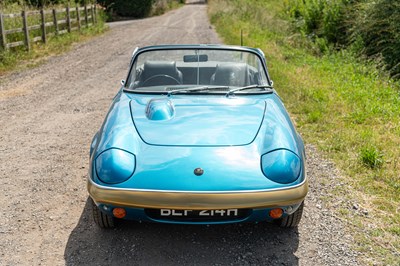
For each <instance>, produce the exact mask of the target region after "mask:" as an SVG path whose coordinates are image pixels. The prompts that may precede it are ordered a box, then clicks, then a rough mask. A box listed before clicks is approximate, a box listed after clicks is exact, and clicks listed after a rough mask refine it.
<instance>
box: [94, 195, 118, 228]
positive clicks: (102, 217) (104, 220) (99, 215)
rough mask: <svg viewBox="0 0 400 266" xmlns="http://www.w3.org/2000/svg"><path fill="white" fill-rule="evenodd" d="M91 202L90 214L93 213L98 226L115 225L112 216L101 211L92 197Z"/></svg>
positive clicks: (107, 226) (108, 226) (112, 226)
mask: <svg viewBox="0 0 400 266" xmlns="http://www.w3.org/2000/svg"><path fill="white" fill-rule="evenodd" d="M91 202H92V214H93V220H94V222H95V223H96V224H97V225H98V226H99V227H100V228H114V227H115V219H114V217H112V216H110V215H107V214H105V213H103V212H102V211H100V210H99V208H98V207H97V206H96V204H95V203H94V202H93V200H92V199H91Z"/></svg>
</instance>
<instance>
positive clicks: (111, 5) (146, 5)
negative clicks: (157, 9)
mask: <svg viewBox="0 0 400 266" xmlns="http://www.w3.org/2000/svg"><path fill="white" fill-rule="evenodd" d="M153 2H154V0H134V1H132V0H100V1H98V3H99V4H101V5H102V6H104V7H105V8H106V9H107V11H108V12H111V13H116V14H117V15H118V16H122V17H136V18H141V17H145V16H147V15H148V14H149V13H150V11H151V7H152V5H153Z"/></svg>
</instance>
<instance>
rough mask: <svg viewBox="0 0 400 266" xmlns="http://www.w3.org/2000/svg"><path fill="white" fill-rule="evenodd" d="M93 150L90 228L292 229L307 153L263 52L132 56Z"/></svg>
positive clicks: (181, 48)
mask: <svg viewBox="0 0 400 266" xmlns="http://www.w3.org/2000/svg"><path fill="white" fill-rule="evenodd" d="M121 84H122V87H121V88H120V90H119V91H118V93H117V95H116V96H115V98H114V100H113V102H112V105H111V107H110V110H109V112H108V114H107V116H106V118H105V120H104V123H103V125H102V126H101V128H100V130H99V131H98V132H97V133H96V134H95V136H94V138H93V140H92V143H91V146H90V168H89V169H90V170H89V177H88V180H87V187H88V191H89V195H90V198H91V201H92V203H93V204H92V205H93V216H94V221H95V223H96V224H97V225H98V226H100V227H101V228H112V227H114V226H115V224H116V221H118V220H119V219H128V220H135V221H148V222H161V223H180V224H223V223H239V222H273V223H275V224H277V225H278V226H281V227H296V226H297V225H298V224H299V221H300V219H301V216H302V212H303V205H304V203H303V202H304V198H305V197H306V194H307V191H308V183H307V177H306V169H305V150H304V144H303V141H302V139H301V137H300V135H299V134H298V133H297V132H296V130H295V128H294V126H293V124H292V122H291V120H290V118H289V115H288V113H287V112H286V110H285V107H284V105H283V103H282V101H281V99H280V98H279V96H278V94H277V92H276V91H275V89H274V87H273V82H272V80H271V78H270V76H269V74H268V71H267V66H266V61H265V58H264V54H263V52H262V51H261V50H260V49H254V48H247V47H237V46H225V45H163V46H149V47H143V48H136V49H135V51H134V52H133V55H132V58H131V62H130V68H129V72H128V75H127V78H126V80H123V81H121Z"/></svg>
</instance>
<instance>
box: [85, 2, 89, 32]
mask: <svg viewBox="0 0 400 266" xmlns="http://www.w3.org/2000/svg"><path fill="white" fill-rule="evenodd" d="M85 23H86V28H89V20H88V11H87V5H86V4H85Z"/></svg>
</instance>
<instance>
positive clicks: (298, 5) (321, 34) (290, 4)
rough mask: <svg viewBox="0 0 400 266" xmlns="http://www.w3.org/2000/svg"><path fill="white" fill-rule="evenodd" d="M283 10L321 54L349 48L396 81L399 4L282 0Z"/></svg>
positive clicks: (399, 70) (399, 73)
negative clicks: (386, 72)
mask: <svg viewBox="0 0 400 266" xmlns="http://www.w3.org/2000/svg"><path fill="white" fill-rule="evenodd" d="M286 10H287V14H288V15H289V17H290V18H291V19H292V21H293V22H294V23H293V24H294V25H295V27H296V30H297V31H300V32H302V33H303V34H304V35H306V36H307V37H309V38H310V39H311V40H313V41H314V42H315V43H316V44H317V47H319V48H320V50H321V52H324V51H327V50H328V49H326V48H327V47H334V48H336V49H342V48H343V47H344V48H346V47H350V46H351V47H352V49H353V50H356V52H358V53H360V54H364V55H366V56H367V57H369V58H373V59H375V60H376V61H377V62H378V64H379V66H381V67H382V68H385V69H386V70H387V71H388V72H389V73H390V75H391V76H393V77H395V78H400V27H399V25H400V1H393V0H286ZM325 43H326V45H321V44H325Z"/></svg>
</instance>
